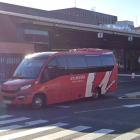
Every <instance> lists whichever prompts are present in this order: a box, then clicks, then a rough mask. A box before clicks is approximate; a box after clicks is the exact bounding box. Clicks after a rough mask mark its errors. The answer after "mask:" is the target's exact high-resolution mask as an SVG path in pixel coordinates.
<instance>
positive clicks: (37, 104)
mask: <svg viewBox="0 0 140 140" xmlns="http://www.w3.org/2000/svg"><path fill="white" fill-rule="evenodd" d="M44 105H45V99H44V98H43V95H35V96H34V98H33V101H32V104H31V108H32V109H35V110H37V109H41V108H43V107H44Z"/></svg>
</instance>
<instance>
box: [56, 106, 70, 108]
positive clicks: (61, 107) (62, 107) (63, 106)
mask: <svg viewBox="0 0 140 140" xmlns="http://www.w3.org/2000/svg"><path fill="white" fill-rule="evenodd" d="M57 107H61V108H71V106H57Z"/></svg>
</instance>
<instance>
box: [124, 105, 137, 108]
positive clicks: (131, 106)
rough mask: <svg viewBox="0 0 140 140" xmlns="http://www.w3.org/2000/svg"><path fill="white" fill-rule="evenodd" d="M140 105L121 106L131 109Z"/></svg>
mask: <svg viewBox="0 0 140 140" xmlns="http://www.w3.org/2000/svg"><path fill="white" fill-rule="evenodd" d="M139 106H140V104H135V105H123V107H128V108H133V107H139Z"/></svg>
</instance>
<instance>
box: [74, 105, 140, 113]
mask: <svg viewBox="0 0 140 140" xmlns="http://www.w3.org/2000/svg"><path fill="white" fill-rule="evenodd" d="M124 107H128V108H132V107H140V104H135V105H122V106H121V107H112V108H103V109H96V110H85V111H79V112H74V113H86V112H93V111H104V110H110V109H118V108H124Z"/></svg>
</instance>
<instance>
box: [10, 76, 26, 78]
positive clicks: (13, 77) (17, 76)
mask: <svg viewBox="0 0 140 140" xmlns="http://www.w3.org/2000/svg"><path fill="white" fill-rule="evenodd" d="M12 78H13V79H24V78H26V77H19V76H12Z"/></svg>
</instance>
